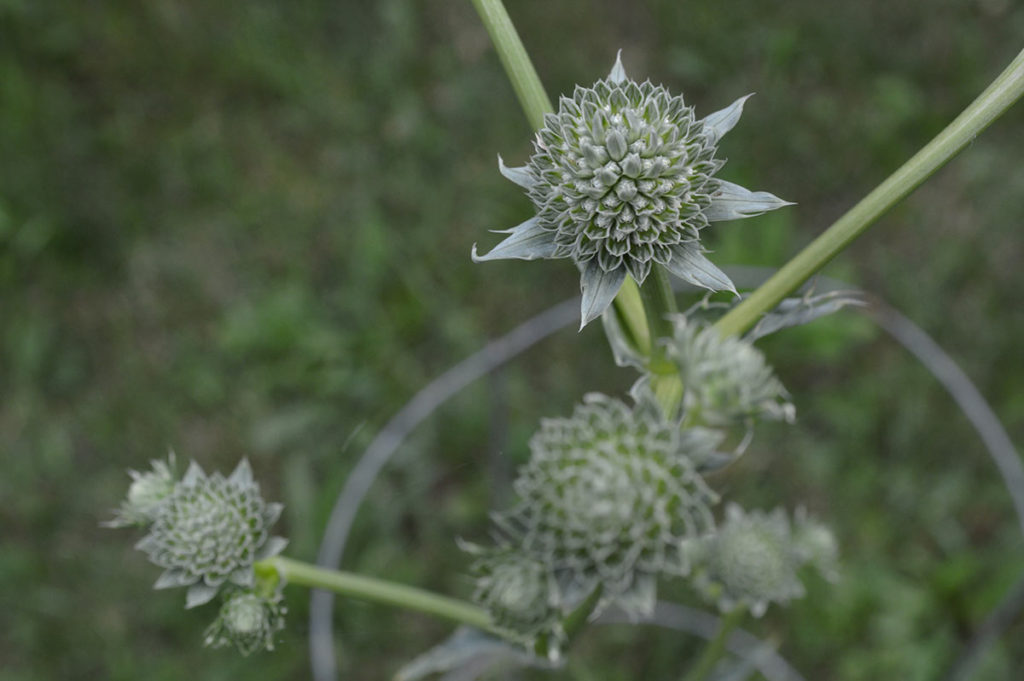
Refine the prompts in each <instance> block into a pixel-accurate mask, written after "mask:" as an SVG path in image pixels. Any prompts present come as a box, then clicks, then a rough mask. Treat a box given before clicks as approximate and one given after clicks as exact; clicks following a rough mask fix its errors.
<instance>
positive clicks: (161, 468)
mask: <svg viewBox="0 0 1024 681" xmlns="http://www.w3.org/2000/svg"><path fill="white" fill-rule="evenodd" d="M150 463H151V465H152V466H151V468H150V470H148V471H146V472H144V473H140V472H139V471H132V470H130V471H128V475H129V476H131V479H132V484H131V485H130V486H129V487H128V496H127V498H126V499H125V500H124V501H123V502H121V507H120V508H119V509H118V510H117V511H116V512H115V514H114V518H113V520H109V521H107V522H105V523H103V525H104V526H105V527H133V526H137V527H145V526H147V525H149V524H150V523H152V522H153V521H154V520H156V517H157V515H159V513H160V510H161V508H162V506H163V504H164V502H166V501H167V499H168V497H170V495H171V493H172V492H173V491H174V486H175V485H176V484H177V476H176V475H175V472H174V452H171V453H170V454H168V456H167V460H166V461H161V460H159V459H154V460H153V461H151V462H150Z"/></svg>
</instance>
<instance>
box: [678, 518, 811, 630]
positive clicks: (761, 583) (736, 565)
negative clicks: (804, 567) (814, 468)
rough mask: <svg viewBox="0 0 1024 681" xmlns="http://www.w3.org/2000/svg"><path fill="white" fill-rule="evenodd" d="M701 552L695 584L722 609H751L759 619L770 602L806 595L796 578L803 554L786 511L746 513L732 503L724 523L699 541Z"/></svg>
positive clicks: (784, 600)
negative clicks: (791, 529)
mask: <svg viewBox="0 0 1024 681" xmlns="http://www.w3.org/2000/svg"><path fill="white" fill-rule="evenodd" d="M698 556H699V558H698V561H699V563H700V568H699V569H698V570H697V572H696V577H695V579H694V584H695V586H696V587H697V589H698V591H700V592H701V594H702V595H703V596H704V597H705V598H706V599H707V600H709V601H711V602H715V603H717V605H718V608H719V609H720V610H721V611H722V612H729V611H731V610H734V609H736V608H747V609H749V610H750V612H751V614H752V615H754V616H755V617H760V616H761V615H763V614H764V613H765V611H766V610H767V609H768V605H769V604H770V603H780V604H784V603H787V602H788V601H790V600H791V599H793V598H799V597H801V596H803V595H804V587H803V584H802V583H801V582H800V579H799V578H798V576H797V571H798V570H799V568H800V566H801V564H802V563H803V559H802V558H803V557H802V556H801V554H800V552H799V551H798V550H797V547H796V545H795V543H794V541H793V536H792V533H791V531H790V524H789V519H788V517H787V516H786V513H785V512H784V511H783V510H782V509H776V510H774V511H773V512H771V513H764V512H762V511H751V512H749V513H748V512H746V511H744V510H743V509H742V508H740V507H739V506H737V505H736V504H729V505H728V506H727V507H726V519H725V522H724V523H722V525H721V527H719V528H718V531H717V532H715V533H714V534H713V535H710V536H708V537H706V538H705V539H704V540H703V541H702V542H701V544H700V550H699V552H698Z"/></svg>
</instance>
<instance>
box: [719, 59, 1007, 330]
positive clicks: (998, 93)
mask: <svg viewBox="0 0 1024 681" xmlns="http://www.w3.org/2000/svg"><path fill="white" fill-rule="evenodd" d="M1022 93H1024V51H1021V53H1020V54H1018V55H1017V57H1016V58H1015V59H1014V60H1013V61H1012V62H1010V65H1009V66H1007V67H1006V69H1005V70H1004V71H1003V72H1002V73H1001V74H999V76H998V77H997V78H996V79H995V80H994V81H992V84H991V85H989V86H988V88H986V89H985V91H984V92H982V93H981V95H979V96H978V98H977V99H975V100H974V101H973V102H972V103H971V104H970V106H968V107H967V108H966V109H964V111H963V113H961V114H960V115H959V116H957V117H956V119H955V120H954V121H953V122H952V123H950V124H949V125H948V126H947V127H946V129H945V130H943V131H942V132H941V133H939V135H938V136H937V137H935V138H934V139H932V141H931V142H929V143H928V144H927V145H925V147H924V148H923V149H921V150H920V151H919V152H917V154H915V155H914V156H913V157H912V158H911V159H910V160H909V161H907V162H906V163H904V164H903V166H902V167H901V168H900V169H899V170H897V171H896V172H895V173H893V174H892V175H890V176H889V178H888V179H886V180H885V181H884V182H882V184H880V185H878V187H877V188H875V190H874V191H872V192H871V193H870V194H868V195H867V196H866V197H865V198H864V199H863V200H862V201H861V202H860V203H858V204H857V205H855V206H854V207H853V208H851V209H850V210H849V212H847V213H846V214H845V215H843V216H842V217H841V218H839V219H838V220H837V221H836V222H835V223H834V224H833V225H832V226H831V227H829V228H828V229H827V230H825V232H823V233H822V234H821V236H819V237H818V238H817V239H815V240H814V241H812V242H811V243H810V244H809V245H808V246H807V247H806V248H805V249H804V250H803V251H801V252H800V253H799V254H797V256H796V257H795V258H793V259H792V260H790V261H789V262H788V263H786V264H785V265H784V266H783V267H782V269H780V270H779V271H778V272H777V273H776V274H775V275H774V276H773V277H772V278H771V279H769V280H768V281H766V282H765V283H764V284H763V285H762V286H761V287H760V288H758V289H757V290H756V291H754V293H752V294H751V295H750V297H749V298H747V299H746V300H744V301H743V302H742V303H740V304H739V305H738V306H736V307H735V308H733V309H732V310H731V311H730V312H729V313H728V314H727V315H725V316H724V317H722V318H721V319H720V320H718V323H717V324H716V327H717V328H718V330H719V331H720V332H721V333H722V335H724V336H730V335H734V334H739V333H742V332H743V331H745V330H747V329H748V328H750V327H751V326H752V325H753V324H754V323H755V322H756V321H757V320H758V319H759V318H760V317H761V315H762V314H764V313H765V312H767V311H769V310H771V309H772V308H774V307H775V306H776V305H778V304H779V302H780V301H781V300H782V299H783V298H784V297H785V296H786V295H787V294H789V293H790V292H792V291H794V290H796V289H797V288H798V287H799V286H800V285H801V284H803V283H804V282H805V281H807V279H809V278H810V277H811V276H812V275H813V274H814V273H815V272H817V271H818V270H819V269H821V268H822V267H824V266H825V265H826V264H828V262H829V261H830V260H832V258H834V257H835V256H836V255H837V254H838V253H839V252H840V251H842V250H843V249H844V248H846V247H847V246H848V245H849V244H850V242H851V241H853V240H854V239H856V238H857V237H858V236H860V235H861V234H862V233H864V231H866V230H867V228H868V227H870V226H871V225H872V224H873V223H874V222H875V221H876V220H877V219H878V218H879V217H881V216H882V214H884V213H885V212H886V211H888V210H889V209H890V208H892V207H893V206H894V205H895V204H896V203H898V202H899V201H900V200H902V199H903V198H904V197H906V196H907V195H908V194H910V192H912V191H913V190H914V189H915V188H917V186H918V185H920V184H921V183H922V182H924V181H925V180H926V179H928V177H929V176H930V175H931V174H932V173H934V172H935V171H936V170H938V169H939V168H941V167H942V166H943V165H945V164H946V163H947V162H948V161H949V160H950V159H952V158H953V157H954V156H955V155H956V154H957V153H958V152H959V151H960V150H961V149H963V148H964V147H965V146H966V145H967V144H968V143H970V142H971V140H973V139H974V138H975V137H976V136H977V135H978V134H979V133H980V132H981V131H983V130H984V129H985V128H987V127H988V125H989V124H990V123H992V121H994V120H995V119H996V118H998V117H999V116H1001V115H1002V114H1003V113H1005V112H1006V110H1007V109H1009V108H1010V106H1012V105H1013V103H1014V102H1015V101H1017V99H1019V98H1020V96H1021V94H1022Z"/></svg>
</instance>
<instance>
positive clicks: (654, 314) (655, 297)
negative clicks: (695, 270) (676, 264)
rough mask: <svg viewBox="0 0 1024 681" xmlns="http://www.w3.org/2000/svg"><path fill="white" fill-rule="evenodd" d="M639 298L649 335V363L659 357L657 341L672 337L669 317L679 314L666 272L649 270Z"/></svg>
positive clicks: (658, 266)
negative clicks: (642, 305)
mask: <svg viewBox="0 0 1024 681" xmlns="http://www.w3.org/2000/svg"><path fill="white" fill-rule="evenodd" d="M640 298H641V299H642V300H643V304H644V313H645V314H646V316H647V327H648V328H649V329H650V333H651V361H652V362H655V361H658V360H659V359H660V355H661V351H660V349H659V346H658V339H659V338H670V337H671V336H672V321H671V320H670V319H669V315H671V314H675V313H676V312H679V309H678V308H677V307H676V297H675V294H674V293H672V284H671V282H669V279H668V272H666V271H665V269H664V268H663V267H662V266H661V265H655V266H654V268H653V269H651V273H650V275H649V276H648V277H647V282H646V284H645V285H644V286H641V287H640Z"/></svg>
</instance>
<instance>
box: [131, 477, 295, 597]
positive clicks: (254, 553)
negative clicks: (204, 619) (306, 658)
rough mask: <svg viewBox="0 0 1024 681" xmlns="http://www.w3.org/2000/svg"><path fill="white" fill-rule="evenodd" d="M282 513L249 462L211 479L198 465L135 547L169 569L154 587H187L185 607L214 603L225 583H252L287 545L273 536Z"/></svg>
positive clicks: (248, 584)
mask: <svg viewBox="0 0 1024 681" xmlns="http://www.w3.org/2000/svg"><path fill="white" fill-rule="evenodd" d="M281 509H282V506H281V504H268V503H266V502H264V501H263V498H262V497H261V496H260V488H259V485H258V484H257V483H256V482H255V481H254V480H253V477H252V469H251V468H250V467H249V462H248V461H246V460H245V459H243V460H242V461H241V463H239V464H238V467H237V468H235V470H234V472H233V473H232V474H231V475H230V476H229V477H227V478H225V477H224V476H222V475H221V474H220V473H214V474H213V475H210V476H207V475H206V474H205V473H204V472H203V470H202V469H201V468H200V467H199V465H198V464H196V463H195V462H193V463H192V465H191V466H189V468H188V471H186V472H185V476H184V477H183V478H182V480H181V481H180V482H179V483H178V484H177V485H176V486H175V488H174V492H173V493H172V494H171V495H170V496H169V497H168V498H167V500H166V502H164V504H163V506H162V507H161V510H160V513H159V514H158V515H157V517H156V519H155V520H154V522H153V524H152V526H151V527H150V529H149V534H147V535H146V536H145V537H143V538H142V540H141V541H139V543H138V544H136V546H135V547H136V548H137V549H139V550H141V551H144V552H146V553H147V554H148V555H149V560H150V561H151V562H153V563H154V564H156V565H158V566H160V567H162V568H165V570H164V573H163V574H162V575H161V576H160V578H159V579H158V580H157V581H156V584H155V585H154V586H155V587H156V588H157V589H165V588H171V587H176V586H184V587H188V594H187V596H186V605H185V607H188V608H191V607H194V606H197V605H202V604H203V603H207V602H209V601H210V600H211V599H213V597H214V596H215V595H216V594H217V591H218V590H219V589H220V588H221V587H222V586H224V585H225V584H229V583H230V584H235V585H237V586H240V587H243V588H248V587H251V586H252V585H253V582H254V575H253V563H255V562H256V561H258V560H263V559H265V558H269V557H271V556H274V555H276V554H278V553H280V552H281V550H283V549H284V547H285V544H286V543H287V542H286V541H285V540H284V539H282V538H281V537H272V536H270V526H271V525H273V524H274V522H275V521H276V520H277V518H278V516H279V515H280V514H281Z"/></svg>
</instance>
